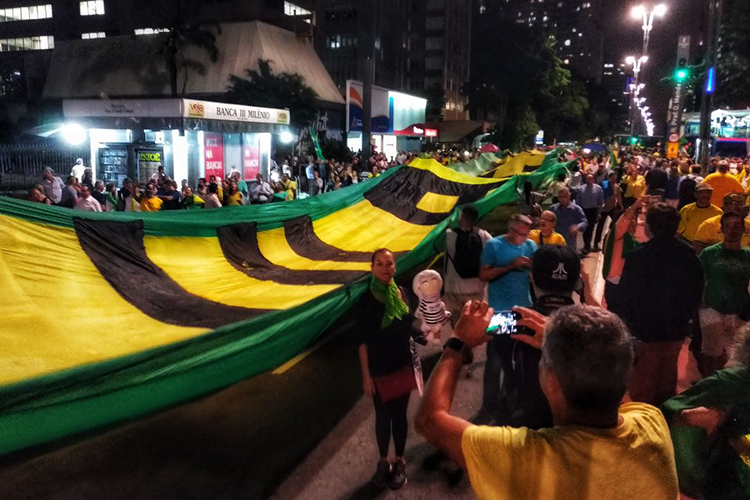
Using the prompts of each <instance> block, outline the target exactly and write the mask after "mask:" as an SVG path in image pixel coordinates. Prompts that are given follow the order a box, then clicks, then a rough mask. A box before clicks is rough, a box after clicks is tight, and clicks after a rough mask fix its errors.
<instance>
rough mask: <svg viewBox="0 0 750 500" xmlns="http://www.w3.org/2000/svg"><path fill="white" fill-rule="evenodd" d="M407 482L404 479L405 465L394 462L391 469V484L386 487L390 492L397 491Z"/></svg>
mask: <svg viewBox="0 0 750 500" xmlns="http://www.w3.org/2000/svg"><path fill="white" fill-rule="evenodd" d="M408 482H409V480H408V479H406V464H405V463H404V462H396V463H394V464H393V466H392V467H391V482H390V483H389V484H388V486H389V487H390V488H391V489H392V490H399V489H401V488H403V487H404V486H405V485H406V483H408Z"/></svg>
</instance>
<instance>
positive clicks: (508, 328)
mask: <svg viewBox="0 0 750 500" xmlns="http://www.w3.org/2000/svg"><path fill="white" fill-rule="evenodd" d="M519 319H520V316H519V315H518V314H517V313H514V312H513V311H500V312H499V313H497V314H495V315H494V316H492V320H490V326H489V327H488V328H487V333H489V334H490V335H510V334H512V333H518V325H517V321H518V320H519Z"/></svg>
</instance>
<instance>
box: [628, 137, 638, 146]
mask: <svg viewBox="0 0 750 500" xmlns="http://www.w3.org/2000/svg"><path fill="white" fill-rule="evenodd" d="M630 144H632V145H636V144H638V138H637V137H631V138H630Z"/></svg>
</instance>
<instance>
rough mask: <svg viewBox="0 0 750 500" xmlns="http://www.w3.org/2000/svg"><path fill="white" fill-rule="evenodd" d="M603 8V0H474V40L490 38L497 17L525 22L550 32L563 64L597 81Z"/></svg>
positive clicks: (582, 75) (602, 60)
mask: <svg viewBox="0 0 750 500" xmlns="http://www.w3.org/2000/svg"><path fill="white" fill-rule="evenodd" d="M602 10H603V0H547V1H545V0H474V8H473V19H474V21H473V22H474V24H475V28H476V29H475V31H474V43H475V44H477V42H478V40H488V39H491V38H492V34H493V33H494V31H493V26H494V25H495V24H496V23H497V21H498V20H499V19H503V20H506V21H512V22H515V23H518V24H525V25H527V26H529V27H530V28H534V29H540V30H543V31H545V32H548V33H550V34H551V35H553V36H554V37H555V38H556V40H557V50H558V55H559V57H560V59H561V60H562V61H563V64H564V65H565V66H566V67H568V68H569V69H570V70H571V71H573V72H574V73H575V74H576V75H578V76H579V77H581V78H583V79H586V80H593V81H595V82H597V83H599V82H601V77H602V68H603V65H604V34H603V29H602V26H601V20H602V14H603V13H602ZM495 29H496V28H495Z"/></svg>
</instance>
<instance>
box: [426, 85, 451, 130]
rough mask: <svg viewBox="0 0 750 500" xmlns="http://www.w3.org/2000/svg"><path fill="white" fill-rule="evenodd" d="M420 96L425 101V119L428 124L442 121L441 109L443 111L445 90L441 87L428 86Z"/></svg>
mask: <svg viewBox="0 0 750 500" xmlns="http://www.w3.org/2000/svg"><path fill="white" fill-rule="evenodd" d="M421 96H422V97H424V98H425V99H427V109H426V110H425V117H426V119H427V121H428V122H433V121H434V122H439V121H443V118H444V117H443V109H445V102H446V100H445V89H444V88H443V86H442V85H438V84H435V85H430V86H428V87H425V89H424V91H423V92H422V93H421Z"/></svg>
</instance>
